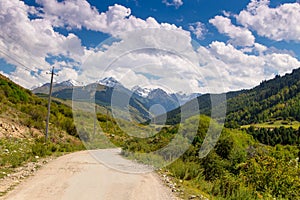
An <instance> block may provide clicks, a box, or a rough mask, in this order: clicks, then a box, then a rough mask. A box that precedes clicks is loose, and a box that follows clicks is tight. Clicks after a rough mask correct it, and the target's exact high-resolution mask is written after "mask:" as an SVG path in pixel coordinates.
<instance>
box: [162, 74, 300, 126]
mask: <svg viewBox="0 0 300 200" xmlns="http://www.w3.org/2000/svg"><path fill="white" fill-rule="evenodd" d="M220 95H222V94H220ZM210 96H211V95H210V94H205V95H202V96H200V97H198V98H197V99H194V100H192V101H190V102H188V103H186V104H185V105H183V109H184V110H188V112H187V113H186V115H187V116H183V117H184V118H187V117H189V116H193V115H195V114H196V113H199V112H200V113H201V114H206V115H210V112H211V100H210ZM226 97H227V102H226V104H227V115H226V124H225V125H226V126H227V127H239V126H240V125H247V124H252V123H262V122H272V121H277V120H287V121H300V68H299V69H295V70H293V72H292V73H290V74H286V75H284V76H282V77H280V76H276V77H275V78H273V79H271V80H268V81H263V82H262V83H261V84H260V85H258V86H257V87H254V88H253V89H249V90H240V91H235V92H234V91H233V92H227V93H226ZM196 103H198V104H199V109H197V110H196V109H195V104H196ZM224 103H225V102H220V105H222V104H224ZM217 109H218V107H217ZM180 110H181V109H180V108H177V109H175V110H173V111H170V112H168V113H167V116H168V120H167V123H168V124H176V123H178V122H179V121H180V117H181V113H180ZM157 121H160V118H158V119H157Z"/></svg>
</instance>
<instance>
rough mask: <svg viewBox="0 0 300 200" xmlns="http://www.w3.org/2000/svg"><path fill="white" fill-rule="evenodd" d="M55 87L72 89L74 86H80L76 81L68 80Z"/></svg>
mask: <svg viewBox="0 0 300 200" xmlns="http://www.w3.org/2000/svg"><path fill="white" fill-rule="evenodd" d="M57 85H59V86H65V87H74V86H80V85H81V84H80V83H79V82H78V81H75V80H72V79H69V80H67V81H63V82H60V83H58V84H57Z"/></svg>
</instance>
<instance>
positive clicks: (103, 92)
mask: <svg viewBox="0 0 300 200" xmlns="http://www.w3.org/2000/svg"><path fill="white" fill-rule="evenodd" d="M49 87H50V84H49V83H46V84H44V85H42V86H41V87H38V88H35V89H33V90H32V91H33V93H35V94H48V93H49ZM74 88H76V92H77V93H78V92H79V93H82V92H83V91H85V92H83V93H84V95H82V96H84V98H87V97H89V98H92V93H91V92H95V102H96V103H97V104H99V105H103V106H108V107H112V106H116V107H118V108H119V109H122V110H125V109H126V107H127V105H128V104H129V106H130V108H129V110H130V111H134V112H135V114H133V115H134V116H135V117H134V118H135V119H138V121H140V122H141V121H143V122H145V121H148V120H149V119H151V118H153V117H154V116H157V115H161V114H164V113H166V112H169V111H171V110H174V109H175V108H178V107H180V106H181V105H183V104H184V103H186V102H188V101H190V100H191V99H193V98H195V97H197V96H200V95H201V94H199V93H193V94H183V93H172V94H169V93H167V92H166V91H164V90H163V89H161V88H156V89H150V88H142V87H140V86H135V87H133V88H132V89H128V88H126V87H125V86H123V85H122V84H121V83H120V82H119V81H118V80H116V79H115V78H113V77H106V78H103V79H101V80H99V81H96V82H95V83H92V84H88V85H85V86H80V84H78V82H77V81H74V80H67V81H63V82H61V83H54V84H53V89H52V91H53V93H52V96H54V97H57V98H61V99H68V100H72V98H73V96H72V94H73V90H74ZM94 88H97V89H94ZM87 91H90V93H89V92H88V93H86V92H87ZM117 99H119V101H117ZM112 104H114V105H112ZM131 114H132V113H131Z"/></svg>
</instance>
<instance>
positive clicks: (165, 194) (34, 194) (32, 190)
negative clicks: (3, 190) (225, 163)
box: [0, 149, 176, 200]
mask: <svg viewBox="0 0 300 200" xmlns="http://www.w3.org/2000/svg"><path fill="white" fill-rule="evenodd" d="M91 154H93V155H91ZM94 156H100V157H103V158H104V160H105V162H106V161H107V162H108V163H109V165H111V166H112V165H114V164H115V165H116V166H118V167H116V168H118V169H119V170H115V169H113V168H112V167H107V166H105V165H103V164H101V163H100V162H98V161H97V160H96V159H95V158H94ZM101 159H102V158H101ZM106 159H107V160H106ZM102 160H103V159H102ZM144 167H145V169H142V168H143V167H142V166H141V165H139V164H136V163H134V162H131V161H125V159H124V158H122V157H121V156H120V155H119V153H118V150H112V149H109V150H96V151H81V152H76V153H72V154H68V155H65V156H62V157H59V158H57V159H56V160H53V161H51V162H50V163H48V164H47V165H45V166H44V167H43V168H41V169H40V170H39V171H38V172H37V173H36V175H35V176H33V177H30V178H29V179H27V180H26V181H24V182H23V183H21V184H20V185H19V186H17V187H16V188H15V189H14V190H13V191H12V192H10V193H8V194H7V195H5V196H4V197H2V198H0V199H5V200H27V199H28V200H29V199H30V200H40V199H43V200H48V199H49V200H50V199H51V200H53V199H58V200H69V199H72V200H76V199H78V200H79V199H80V200H83V199H84V200H88V199H91V200H96V199H99V200H115V199H118V200H140V199H141V200H165V199H168V200H169V199H176V197H174V196H172V193H171V191H169V190H168V188H167V187H166V186H164V185H163V183H162V182H161V181H160V179H159V177H158V176H157V175H156V174H155V173H126V172H121V171H120V170H122V171H128V169H129V168H130V169H131V171H134V170H132V169H133V168H136V169H137V170H139V171H147V170H148V169H147V167H146V166H144Z"/></svg>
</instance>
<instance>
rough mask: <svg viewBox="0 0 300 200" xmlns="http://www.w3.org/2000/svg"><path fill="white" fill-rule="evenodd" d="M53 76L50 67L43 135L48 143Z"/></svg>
mask: <svg viewBox="0 0 300 200" xmlns="http://www.w3.org/2000/svg"><path fill="white" fill-rule="evenodd" d="M53 75H54V67H52V70H51V81H50V89H49V97H48V112H47V120H46V133H45V140H46V141H48V137H49V134H48V132H49V120H50V107H51V95H52V85H53Z"/></svg>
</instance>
